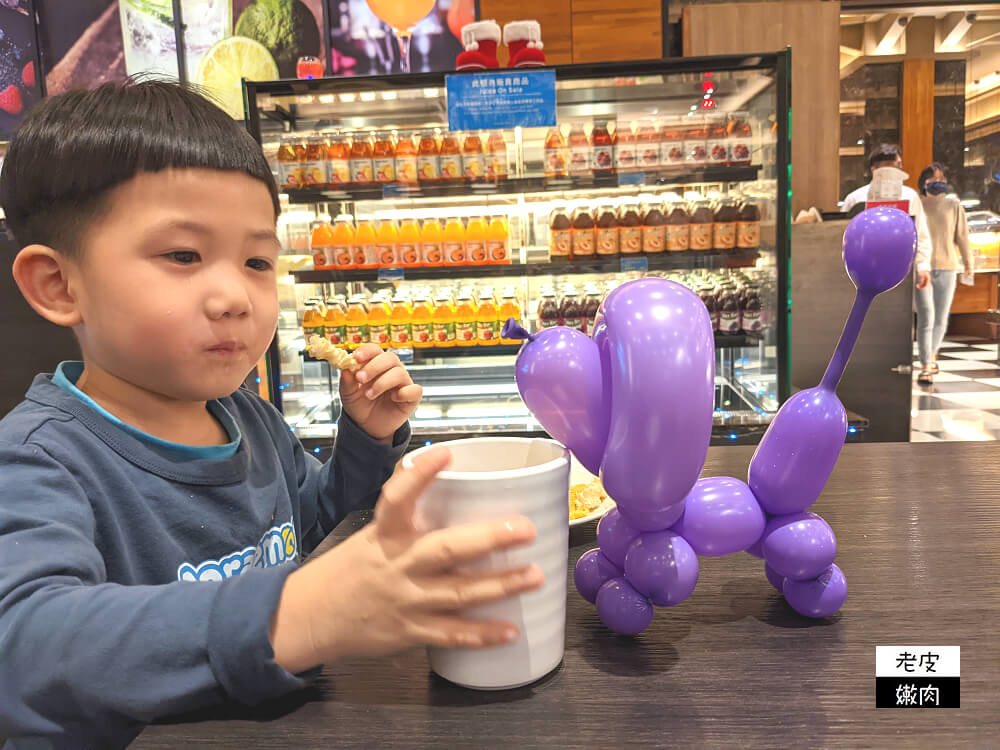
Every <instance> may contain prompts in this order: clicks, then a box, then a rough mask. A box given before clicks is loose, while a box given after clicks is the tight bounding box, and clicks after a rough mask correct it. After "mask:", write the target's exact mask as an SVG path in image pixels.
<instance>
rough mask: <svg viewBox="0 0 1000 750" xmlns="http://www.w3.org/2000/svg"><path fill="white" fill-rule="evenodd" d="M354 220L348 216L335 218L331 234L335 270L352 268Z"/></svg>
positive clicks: (342, 215)
mask: <svg viewBox="0 0 1000 750" xmlns="http://www.w3.org/2000/svg"><path fill="white" fill-rule="evenodd" d="M354 235H355V231H354V220H353V219H352V217H351V215H350V214H341V215H340V216H338V217H337V221H336V224H334V226H333V233H332V237H331V239H332V245H333V247H332V255H333V264H334V266H336V267H337V268H340V269H346V268H354V259H355V255H354V241H355V240H354Z"/></svg>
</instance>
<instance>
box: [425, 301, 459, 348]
mask: <svg viewBox="0 0 1000 750" xmlns="http://www.w3.org/2000/svg"><path fill="white" fill-rule="evenodd" d="M431 332H432V334H433V339H434V346H438V347H448V346H455V343H456V342H455V307H454V305H452V303H451V296H450V295H448V294H439V295H438V296H437V299H435V300H434V314H433V317H432V318H431Z"/></svg>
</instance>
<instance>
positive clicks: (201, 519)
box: [0, 81, 542, 748]
mask: <svg viewBox="0 0 1000 750" xmlns="http://www.w3.org/2000/svg"><path fill="white" fill-rule="evenodd" d="M0 201H2V204H3V207H4V210H5V211H6V215H7V221H8V223H9V226H10V228H11V230H12V232H13V234H14V236H15V237H16V239H17V240H18V242H19V244H20V245H21V247H22V249H21V250H20V252H19V253H18V255H17V257H16V259H15V260H14V264H13V272H14V276H15V279H16V281H17V284H18V286H19V288H20V289H21V291H22V293H23V294H24V296H25V298H26V299H27V300H28V302H29V303H30V304H31V305H32V307H33V308H34V309H35V310H36V311H38V313H39V314H41V315H42V316H44V317H45V318H47V319H48V320H50V321H52V322H54V323H57V324H59V325H63V326H70V327H72V328H73V330H74V331H75V333H76V336H77V338H78V341H79V343H80V348H81V350H82V354H83V361H82V362H64V363H62V364H61V365H60V366H59V368H58V370H57V371H56V373H55V374H54V375H39V376H38V377H37V378H36V379H35V381H34V383H33V384H32V385H31V389H30V390H29V391H28V393H27V396H26V398H25V400H24V402H23V403H21V404H20V405H19V406H18V407H17V408H16V409H14V410H13V411H12V412H11V413H10V414H8V415H7V416H6V417H5V418H4V419H3V420H2V421H0V736H6V737H8V738H9V740H10V743H9V744H11V745H13V746H15V747H17V746H18V745H19V744H20V743H27V744H31V746H32V747H36V746H38V745H37V744H33V743H32V741H33V740H41V744H42V746H55V747H63V746H68V747H81V746H86V747H101V748H105V747H118V746H123V745H125V744H127V743H128V742H129V741H131V739H132V738H134V736H135V735H136V734H138V732H140V731H141V730H142V726H143V724H144V723H146V722H149V721H150V720H152V719H154V718H157V717H159V716H163V715H167V714H171V713H176V712H180V711H186V710H190V709H194V708H197V707H203V706H206V705H208V704H211V703H213V702H219V701H222V700H226V699H230V700H237V701H242V702H245V703H255V702H259V701H262V700H266V699H269V698H272V697H275V696H278V695H281V694H283V693H286V692H288V691H292V690H296V689H298V688H300V687H302V686H303V685H304V684H305V682H304V679H303V678H302V676H301V675H302V673H304V672H307V671H308V670H310V669H312V668H314V667H316V666H318V665H320V664H322V663H324V662H328V661H331V660H335V659H337V658H339V657H342V656H344V655H349V654H350V655H357V654H364V655H378V654H384V653H389V652H391V651H395V650H398V649H402V648H406V647H408V646H413V645H420V644H435V645H443V646H461V647H472V648H475V647H490V646H497V645H501V644H504V643H508V642H510V641H512V640H514V639H516V638H517V637H518V633H517V631H516V629H515V628H514V627H513V626H512V625H510V624H509V623H502V622H480V621H471V620H466V619H462V618H460V617H459V616H458V615H457V610H459V609H460V608H463V607H467V606H474V605H478V604H483V603H487V602H491V601H496V600H498V599H502V598H504V597H505V596H510V595H513V594H518V593H521V592H524V591H528V590H532V589H535V588H537V587H538V586H540V585H541V583H542V574H541V571H540V570H539V569H538V568H537V567H534V566H532V567H529V568H524V569H518V570H511V571H507V572H504V573H501V574H490V575H482V574H479V575H475V576H474V575H466V574H461V573H459V572H456V568H457V566H459V565H461V564H462V563H466V562H471V561H473V560H476V559H479V558H480V557H483V556H484V555H486V554H489V553H491V552H493V551H497V550H501V549H506V548H508V547H511V546H515V545H519V544H524V543H527V542H529V541H530V540H531V539H532V538H533V536H534V529H533V527H532V526H531V524H530V523H529V522H528V521H527V519H523V518H515V519H512V520H510V521H508V522H504V523H491V524H482V525H477V526H467V527H462V528H458V529H451V530H446V531H441V532H433V533H428V534H425V533H422V532H421V530H420V529H419V528H417V525H416V522H415V521H414V507H415V503H416V498H417V497H418V495H419V494H420V492H421V491H422V489H423V488H424V487H426V485H427V484H428V483H429V482H430V481H432V480H433V478H434V475H435V474H436V473H437V472H438V471H440V470H441V469H442V468H443V467H444V466H445V465H446V464H447V462H448V452H447V451H446V450H444V449H441V450H439V451H436V452H432V453H431V454H429V455H428V456H427V457H426V459H425V460H424V461H422V462H420V463H419V465H418V466H417V467H415V468H414V469H413V470H411V471H408V472H406V471H399V472H397V473H396V474H395V475H393V476H392V477H391V478H390V475H391V474H392V472H393V468H394V466H395V463H396V461H397V460H398V459H399V457H400V456H401V454H402V453H403V451H404V449H405V446H406V444H407V441H408V439H409V430H408V427H407V418H408V416H409V414H410V413H411V412H412V411H413V409H414V408H415V406H416V404H417V402H418V401H419V399H420V395H421V390H420V387H419V386H417V385H414V384H413V382H412V381H411V379H410V377H409V375H408V374H407V373H406V371H405V369H404V368H403V367H402V366H401V365H400V363H399V360H398V359H397V358H396V357H395V355H393V354H391V353H383V352H382V351H381V349H380V348H379V347H377V346H365V347H362V348H361V349H359V350H358V351H357V352H356V353H355V357H356V358H357V359H358V360H359V362H360V363H361V364H362V368H361V369H360V370H359V371H358V372H357V373H356V374H355V375H352V374H351V373H348V372H345V373H343V375H342V377H341V386H340V388H341V396H342V398H343V404H344V414H343V416H342V417H341V419H340V423H339V435H338V438H337V442H336V447H335V450H334V455H333V458H332V459H331V460H330V461H329V462H328V463H326V464H325V465H321V464H320V463H319V462H318V461H317V460H316V459H314V458H313V457H312V456H311V455H308V454H307V453H305V452H304V451H303V450H302V447H301V445H300V444H299V443H298V441H297V440H296V439H295V438H294V436H293V435H292V434H291V433H290V431H289V429H288V427H287V426H286V425H285V423H284V422H283V420H282V418H281V415H280V414H278V413H277V411H275V410H274V409H273V408H272V407H271V406H270V405H269V404H268V403H266V402H265V401H263V400H261V399H260V398H258V397H257V396H255V395H253V394H251V393H249V392H248V391H245V390H240V388H239V387H240V384H241V383H242V382H243V380H244V378H245V377H246V376H247V374H248V373H249V371H250V370H251V369H252V368H253V367H254V365H255V363H256V362H257V361H258V360H259V358H260V357H261V356H262V355H263V353H264V351H265V349H266V348H267V346H268V343H269V342H270V340H271V338H272V336H273V335H274V331H275V327H276V324H277V316H278V301H277V289H276V283H275V265H276V262H277V255H278V249H279V248H278V240H277V238H276V235H275V219H276V215H277V212H278V200H277V190H276V187H275V184H274V181H273V178H272V175H271V172H270V169H269V168H268V165H267V162H266V161H265V160H264V157H263V155H262V153H261V151H260V148H259V146H258V145H257V144H256V143H255V142H254V141H253V139H252V138H250V136H249V135H248V134H247V133H246V131H245V130H243V129H242V127H241V126H240V124H239V123H236V122H234V121H232V120H231V119H229V118H228V117H227V116H226V115H225V114H224V113H223V112H222V111H221V110H219V109H218V108H216V107H215V106H214V105H213V104H211V103H209V102H208V101H207V100H205V99H203V98H201V97H200V96H199V95H197V94H196V93H193V92H191V91H188V90H185V89H184V88H182V87H179V86H176V85H172V84H169V83H164V82H156V81H150V82H144V83H127V84H124V85H114V84H108V85H105V86H102V87H101V88H99V89H97V90H95V91H92V92H81V93H71V94H66V95H63V96H59V97H55V98H52V99H49V100H47V101H45V102H43V103H42V104H40V105H39V106H38V107H37V108H36V109H35V110H34V111H33V112H32V113H31V115H30V116H29V117H28V119H27V121H26V122H25V124H24V125H23V127H22V128H21V130H20V132H19V133H18V135H17V136H16V138H15V139H14V142H13V143H12V145H11V148H10V151H9V153H8V156H7V160H6V163H5V164H4V167H3V174H2V178H0ZM39 345H40V346H44V342H39ZM10 355H11V356H17V353H16V352H11V353H10ZM383 483H385V484H384V487H383ZM380 489H381V497H380V500H379V503H378V506H377V508H376V515H375V520H374V522H373V523H372V524H370V525H369V526H368V527H366V528H365V529H364V530H363V531H361V532H359V533H358V534H355V535H354V536H353V537H351V539H349V540H348V541H347V542H345V543H343V544H341V545H339V546H338V547H336V548H334V549H333V550H331V551H330V552H328V553H326V554H324V555H322V556H320V557H318V558H316V559H315V560H313V561H311V562H310V564H309V565H305V566H302V567H299V566H298V565H297V561H298V560H299V558H300V555H304V554H308V553H309V552H310V551H311V550H312V549H314V548H315V547H316V545H317V544H318V543H319V542H320V541H321V540H322V539H323V538H324V536H325V535H326V534H327V533H329V532H330V530H331V529H333V528H334V526H336V524H337V523H338V522H339V521H340V520H341V519H342V518H343V517H344V515H345V514H346V513H348V512H350V511H352V510H355V509H358V508H365V507H371V505H372V504H373V503H374V501H375V499H376V497H378V496H379V492H380Z"/></svg>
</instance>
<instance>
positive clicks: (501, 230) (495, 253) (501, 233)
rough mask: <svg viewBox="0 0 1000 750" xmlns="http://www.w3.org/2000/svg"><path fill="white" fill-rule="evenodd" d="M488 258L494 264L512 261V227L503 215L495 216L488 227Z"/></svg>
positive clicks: (488, 261)
mask: <svg viewBox="0 0 1000 750" xmlns="http://www.w3.org/2000/svg"><path fill="white" fill-rule="evenodd" d="M486 258H487V261H486V262H487V263H492V264H494V265H507V264H509V263H510V229H509V228H508V227H507V220H506V219H505V218H504V217H502V216H494V217H493V219H492V220H491V221H490V225H489V227H488V228H487V229H486Z"/></svg>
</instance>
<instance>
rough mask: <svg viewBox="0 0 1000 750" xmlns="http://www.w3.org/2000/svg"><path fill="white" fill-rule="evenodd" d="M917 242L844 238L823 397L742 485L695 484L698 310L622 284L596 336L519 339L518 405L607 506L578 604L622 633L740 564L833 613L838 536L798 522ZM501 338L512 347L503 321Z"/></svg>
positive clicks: (898, 219) (874, 223)
mask: <svg viewBox="0 0 1000 750" xmlns="http://www.w3.org/2000/svg"><path fill="white" fill-rule="evenodd" d="M915 247H916V231H915V229H914V226H913V222H912V220H911V219H910V217H909V216H907V215H906V214H905V213H903V212H902V211H899V210H897V209H894V208H875V209H871V210H869V211H865V212H863V213H861V214H859V215H858V216H857V217H855V219H854V220H853V221H852V222H851V223H850V225H849V226H848V229H847V232H846V233H845V235H844V260H845V265H846V266H847V271H848V274H849V275H850V277H851V279H852V280H853V281H854V283H855V286H856V287H857V289H858V293H857V297H856V299H855V303H854V308H853V310H852V311H851V315H850V317H849V319H848V321H847V325H846V326H845V328H844V333H843V334H842V336H841V339H840V342H839V344H838V346H837V350H836V352H835V353H834V356H833V359H832V360H831V362H830V366H829V368H828V369H827V372H826V374H825V375H824V377H823V381H822V383H821V384H820V385H819V386H817V387H816V388H810V389H808V390H805V391H801V392H799V393H796V394H795V395H793V396H792V397H791V398H790V399H788V401H786V402H785V404H784V405H783V406H782V407H781V409H780V410H779V411H778V413H777V414H776V415H775V418H774V420H773V421H772V422H771V425H770V426H769V427H768V430H767V432H766V433H765V435H764V437H763V438H762V440H761V442H760V445H759V446H758V448H757V451H756V452H755V453H754V456H753V459H752V460H751V462H750V469H749V474H748V482H743V481H741V480H739V479H735V478H733V477H712V478H705V479H699V476H700V474H701V471H702V468H703V467H704V463H705V456H706V454H707V452H708V446H709V442H710V440H711V434H712V417H713V410H714V404H715V346H714V334H713V330H712V324H711V320H710V318H709V315H708V311H707V310H706V308H705V306H704V304H703V303H702V301H701V299H700V298H699V297H698V296H697V295H696V294H695V293H694V292H692V291H690V290H689V289H687V288H686V287H684V286H682V285H680V284H676V283H674V282H671V281H667V280H664V279H655V278H651V279H640V280H637V281H632V282H628V283H626V284H623V285H622V286H620V287H618V288H617V289H615V290H614V291H613V292H612V293H611V294H609V295H608V297H607V299H606V300H605V302H604V304H603V306H602V308H601V311H600V312H599V313H598V318H597V321H596V324H595V326H594V331H593V337H592V338H591V337H589V336H587V335H586V334H583V333H581V332H579V331H576V330H572V329H568V328H562V327H555V328H548V329H545V330H543V331H540V332H539V333H537V334H534V335H531V336H529V335H528V334H527V332H525V331H523V329H521V330H520V335H521V337H526V338H528V339H529V341H528V342H527V343H526V344H525V345H524V346H523V347H522V349H521V353H520V354H519V355H518V360H517V384H518V389H519V390H520V392H521V396H522V398H523V399H524V402H525V404H526V405H527V406H528V408H529V409H530V410H531V411H532V413H533V414H534V415H535V417H536V418H537V419H538V421H539V422H540V423H541V424H542V426H543V427H544V428H545V429H546V430H547V431H548V432H549V434H550V435H552V437H554V438H555V439H557V440H559V441H560V442H562V443H563V444H564V445H566V446H567V447H568V448H569V449H570V450H572V451H573V453H574V455H576V457H577V459H578V460H579V461H580V462H581V463H582V464H583V465H584V466H585V467H586V468H587V469H588V470H589V471H591V472H592V473H594V474H598V473H599V474H600V476H601V480H602V482H603V484H604V488H605V490H606V491H607V493H608V495H609V496H610V497H611V498H613V499H614V500H615V502H616V504H617V508H616V509H615V510H612V511H611V512H609V513H608V514H607V515H606V516H604V518H603V519H602V520H601V522H600V523H599V525H598V528H597V541H598V545H599V546H598V548H595V549H592V550H590V551H588V552H586V553H584V554H583V555H582V556H581V557H580V559H579V561H578V562H577V565H576V570H575V574H574V577H575V581H576V586H577V590H578V591H579V592H580V594H581V595H582V596H583V597H584V598H585V599H587V600H588V601H590V602H591V603H594V604H596V605H597V612H598V614H599V616H600V617H601V620H602V621H603V622H604V623H605V625H607V626H608V627H609V628H611V629H612V630H614V631H615V632H618V633H623V634H634V633H639V632H641V631H642V630H644V629H645V628H646V627H647V626H648V625H649V623H650V622H651V621H652V618H653V613H654V607H670V606H674V605H676V604H679V603H680V602H682V601H684V600H685V599H686V598H687V597H688V596H690V594H691V593H692V591H694V587H695V584H696V583H697V580H698V557H699V556H717V555H727V554H732V553H735V552H740V551H744V550H745V551H747V552H748V553H750V554H751V555H754V556H756V557H759V558H762V559H763V560H764V561H765V574H766V575H767V578H768V580H769V581H770V582H771V583H772V584H773V585H774V586H775V588H777V589H778V590H779V591H781V592H782V593H783V595H784V596H785V599H786V600H787V601H788V603H789V604H790V605H791V606H792V607H793V608H794V609H795V610H796V611H798V612H799V613H801V614H803V615H805V616H808V617H826V616H829V615H832V614H834V613H835V612H837V610H839V609H840V607H841V606H842V605H843V603H844V601H845V600H846V598H847V582H846V580H845V578H844V574H843V572H842V571H841V570H840V568H839V567H838V566H837V565H836V564H835V563H834V558H835V556H836V552H837V542H836V537H835V536H834V534H833V530H832V529H831V528H830V526H829V525H828V524H827V523H826V522H825V521H824V520H823V519H822V518H820V517H819V516H817V515H816V514H814V513H809V512H807V510H806V509H807V508H808V507H809V506H811V505H812V504H813V502H815V501H816V499H817V498H818V497H819V495H820V493H821V492H822V490H823V487H824V485H825V484H826V481H827V479H828V478H829V476H830V473H831V472H832V471H833V467H834V465H835V464H836V461H837V457H838V456H839V454H840V449H841V447H842V446H843V443H844V439H845V437H846V434H847V419H846V414H845V411H844V407H843V406H842V405H841V403H840V401H839V399H838V398H837V396H836V387H837V384H838V383H839V382H840V378H841V376H842V375H843V372H844V368H845V367H846V365H847V360H848V359H849V357H850V353H851V351H852V349H853V347H854V344H855V343H856V341H857V337H858V334H859V333H860V330H861V324H862V323H863V322H864V316H865V314H866V313H867V311H868V308H869V307H870V306H871V303H872V301H873V300H874V298H875V296H877V295H878V294H880V293H882V292H884V291H887V290H889V289H891V288H893V287H894V286H896V285H897V284H898V283H899V282H900V281H902V280H903V279H904V278H905V277H906V276H907V274H908V273H909V268H910V265H911V264H912V262H913V256H914V250H915ZM503 335H504V337H505V338H509V337H510V336H515V337H516V336H517V335H518V331H517V328H516V326H514V325H513V321H509V322H508V324H507V326H506V327H505V331H504V334H503Z"/></svg>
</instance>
